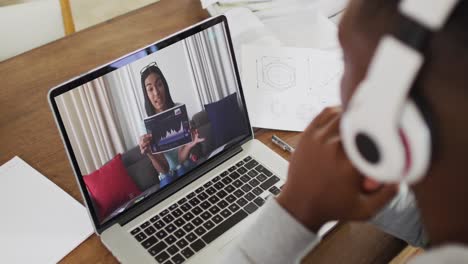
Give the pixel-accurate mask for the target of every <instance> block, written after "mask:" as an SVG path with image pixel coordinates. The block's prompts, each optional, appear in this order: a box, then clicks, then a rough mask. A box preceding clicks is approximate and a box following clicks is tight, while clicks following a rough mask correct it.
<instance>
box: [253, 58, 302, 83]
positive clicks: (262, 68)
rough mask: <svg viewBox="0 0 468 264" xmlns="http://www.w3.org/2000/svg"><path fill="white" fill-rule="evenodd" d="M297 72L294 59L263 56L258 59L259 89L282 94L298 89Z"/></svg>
mask: <svg viewBox="0 0 468 264" xmlns="http://www.w3.org/2000/svg"><path fill="white" fill-rule="evenodd" d="M296 82H297V72H296V63H295V60H294V59H293V58H280V57H271V56H263V57H260V58H258V59H257V87H258V88H260V89H265V90H270V91H276V92H282V91H286V90H288V89H290V88H293V87H296Z"/></svg>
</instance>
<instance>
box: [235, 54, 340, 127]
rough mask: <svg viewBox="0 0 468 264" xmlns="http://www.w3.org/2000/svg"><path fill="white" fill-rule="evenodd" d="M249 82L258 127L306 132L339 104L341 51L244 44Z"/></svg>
mask: <svg viewBox="0 0 468 264" xmlns="http://www.w3.org/2000/svg"><path fill="white" fill-rule="evenodd" d="M242 62H243V63H242V64H243V71H242V72H243V75H242V80H243V87H244V92H245V99H246V102H247V109H248V111H249V117H250V120H251V123H252V126H254V127H263V128H271V129H281V130H290V131H303V130H304V129H305V128H306V126H307V125H308V124H309V123H310V121H311V120H312V119H313V118H314V117H315V116H316V115H317V114H318V113H319V112H320V111H322V110H323V108H324V107H326V106H331V105H338V104H339V102H340V100H339V84H340V81H341V76H342V73H343V60H342V56H341V53H339V52H330V51H321V50H316V49H308V48H285V47H259V46H250V45H246V46H243V49H242Z"/></svg>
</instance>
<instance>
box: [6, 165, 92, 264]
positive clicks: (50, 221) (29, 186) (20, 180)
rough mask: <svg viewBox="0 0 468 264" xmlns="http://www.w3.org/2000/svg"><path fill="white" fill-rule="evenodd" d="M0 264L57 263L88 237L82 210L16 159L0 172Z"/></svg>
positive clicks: (87, 221)
mask: <svg viewBox="0 0 468 264" xmlns="http://www.w3.org/2000/svg"><path fill="white" fill-rule="evenodd" d="M0 208H1V209H0V210H1V215H2V216H1V217H0V248H1V252H2V253H1V254H0V263H56V262H58V261H59V260H61V259H62V258H63V257H64V256H65V255H67V254H68V253H69V252H70V251H72V250H73V249H74V248H75V247H77V246H78V245H79V244H81V242H83V241H84V240H85V239H86V238H87V237H89V236H90V235H91V234H92V233H93V227H92V225H91V220H90V219H89V217H88V214H87V212H86V209H85V207H84V206H83V205H81V204H80V203H78V202H77V201H76V200H75V199H73V198H72V197H71V196H70V195H68V194H67V193H66V192H64V191H63V190H62V189H60V188H59V187H58V186H57V185H55V184H54V183H52V182H51V181H49V180H48V179H47V178H46V177H44V176H43V175H42V174H40V173H39V172H37V171H36V170H34V169H33V168H32V167H31V166H29V165H28V164H27V163H26V162H24V161H23V160H22V159H20V158H18V157H15V158H13V159H12V160H10V161H8V162H7V163H5V164H4V165H2V166H1V167H0Z"/></svg>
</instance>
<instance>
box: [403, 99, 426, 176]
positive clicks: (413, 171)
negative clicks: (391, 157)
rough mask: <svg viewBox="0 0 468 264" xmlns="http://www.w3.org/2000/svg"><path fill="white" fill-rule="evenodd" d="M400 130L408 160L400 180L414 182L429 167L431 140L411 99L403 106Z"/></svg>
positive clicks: (422, 119)
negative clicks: (406, 148)
mask: <svg viewBox="0 0 468 264" xmlns="http://www.w3.org/2000/svg"><path fill="white" fill-rule="evenodd" d="M401 131H402V136H403V137H405V139H402V140H404V141H405V142H404V144H405V145H407V147H408V151H407V152H409V157H408V158H409V160H407V162H406V165H407V168H406V170H405V172H404V174H403V177H402V178H401V179H400V181H402V182H406V183H409V184H411V183H416V182H418V181H420V180H422V179H423V177H424V176H425V175H426V173H427V170H428V168H429V163H430V160H431V152H432V149H431V146H432V142H431V132H430V128H429V126H428V125H427V123H426V121H425V120H424V117H423V116H422V114H421V112H420V111H419V109H418V108H417V106H416V104H415V103H414V102H413V101H411V100H408V102H407V103H406V104H405V106H404V107H403V112H402V117H401Z"/></svg>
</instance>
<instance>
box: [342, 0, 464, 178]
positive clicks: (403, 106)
mask: <svg viewBox="0 0 468 264" xmlns="http://www.w3.org/2000/svg"><path fill="white" fill-rule="evenodd" d="M459 1H460V0H402V1H401V2H400V4H399V7H398V8H399V12H400V13H401V14H402V15H404V16H405V17H406V18H408V19H409V21H410V23H406V24H405V27H400V29H399V31H400V32H399V38H396V37H394V36H391V35H390V34H387V35H385V36H384V37H382V39H381V40H380V42H379V44H378V46H377V49H376V52H375V55H374V57H373V58H372V60H371V63H370V65H369V70H368V72H367V76H366V78H365V79H364V81H362V82H361V83H360V84H359V86H358V88H357V89H356V91H355V93H354V94H353V96H352V98H351V100H350V102H349V105H348V108H347V110H346V112H345V113H344V114H343V117H342V119H341V124H340V126H341V127H340V128H341V137H342V140H343V145H344V149H345V152H346V154H347V156H348V157H349V159H350V160H351V162H352V163H353V164H354V165H355V166H356V167H357V169H358V170H359V171H360V172H361V173H363V174H365V175H366V176H368V177H370V178H372V179H374V180H376V181H378V182H383V183H398V182H406V183H415V182H418V181H420V180H421V179H422V178H423V177H424V175H425V174H426V172H427V170H428V167H429V163H430V160H431V151H432V143H431V142H432V141H431V131H430V128H429V126H428V123H427V122H426V120H425V119H424V116H423V114H422V111H421V110H420V108H419V107H418V105H417V104H416V103H415V102H414V101H413V99H412V98H411V97H410V96H409V94H410V91H411V88H412V87H413V84H414V82H415V80H416V78H417V77H418V75H419V72H420V70H421V67H422V65H423V63H424V56H423V54H422V49H423V47H424V46H425V45H426V44H427V43H428V39H429V36H430V34H432V32H437V31H439V30H440V29H441V28H442V27H443V26H444V25H445V24H446V22H447V20H448V18H449V17H450V15H451V14H452V12H453V10H454V9H455V7H456V6H457V4H458V2H459Z"/></svg>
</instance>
